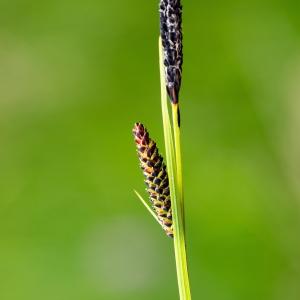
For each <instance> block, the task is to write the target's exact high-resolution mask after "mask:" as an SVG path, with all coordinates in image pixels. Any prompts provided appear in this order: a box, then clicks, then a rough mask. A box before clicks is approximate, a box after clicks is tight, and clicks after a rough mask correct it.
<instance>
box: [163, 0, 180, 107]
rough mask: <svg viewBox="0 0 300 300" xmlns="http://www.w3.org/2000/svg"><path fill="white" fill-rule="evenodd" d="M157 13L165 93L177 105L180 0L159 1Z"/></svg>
mask: <svg viewBox="0 0 300 300" xmlns="http://www.w3.org/2000/svg"><path fill="white" fill-rule="evenodd" d="M159 12H160V35H161V40H162V45H163V49H164V65H165V77H166V87H167V92H168V95H169V97H170V99H171V101H172V102H173V103H178V97H179V90H180V86H181V73H182V62H183V54H182V31H181V21H182V18H181V15H182V6H181V4H180V0H161V1H160V6H159Z"/></svg>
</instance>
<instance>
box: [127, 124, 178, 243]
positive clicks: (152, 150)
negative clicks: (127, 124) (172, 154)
mask: <svg viewBox="0 0 300 300" xmlns="http://www.w3.org/2000/svg"><path fill="white" fill-rule="evenodd" d="M132 132H133V136H134V140H135V143H136V147H137V153H138V157H139V161H140V166H141V169H142V170H143V174H144V177H145V184H146V186H147V188H146V190H147V192H148V194H149V199H150V202H151V205H152V209H153V211H154V212H155V214H156V216H157V218H158V220H159V222H160V224H161V226H162V228H163V230H164V231H165V232H166V234H167V235H168V236H169V237H173V223H172V209H171V198H170V190H169V179H168V174H167V170H166V166H165V164H164V162H163V158H162V157H161V156H160V154H159V152H158V148H157V146H156V143H155V142H154V141H153V140H152V139H151V138H150V137H149V133H148V131H147V130H146V128H145V127H144V125H143V124H141V123H136V124H135V125H134V128H133V130H132Z"/></svg>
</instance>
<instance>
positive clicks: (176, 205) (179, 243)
mask: <svg viewBox="0 0 300 300" xmlns="http://www.w3.org/2000/svg"><path fill="white" fill-rule="evenodd" d="M159 58H160V59H159V60H160V80H161V105H162V117H163V128H164V138H165V147H166V160H167V169H168V174H169V184H170V195H171V205H172V218H173V230H174V252H175V262H176V272H177V280H178V289H179V295H180V300H190V299H191V292H190V284H189V276H188V267H187V258H186V247H185V233H184V218H183V188H182V170H181V169H182V165H181V150H180V129H179V127H178V106H176V107H175V106H174V105H172V106H173V109H172V112H173V129H174V138H175V144H174V142H173V136H172V127H171V122H170V118H169V111H168V96H167V93H166V87H165V75H164V74H165V73H164V65H163V52H162V44H161V40H160V39H159ZM175 109H176V114H174V111H175ZM175 125H176V126H175ZM174 148H175V149H174Z"/></svg>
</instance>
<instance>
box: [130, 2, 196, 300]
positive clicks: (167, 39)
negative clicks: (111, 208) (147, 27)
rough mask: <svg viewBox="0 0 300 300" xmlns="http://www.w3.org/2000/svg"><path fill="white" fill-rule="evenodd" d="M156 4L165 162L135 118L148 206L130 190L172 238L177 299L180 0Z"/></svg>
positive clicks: (186, 290) (182, 291) (183, 287)
mask: <svg viewBox="0 0 300 300" xmlns="http://www.w3.org/2000/svg"><path fill="white" fill-rule="evenodd" d="M159 8H160V9H159V11H160V37H159V66H160V67H159V69H160V83H161V109H162V120H163V132H164V141H165V151H166V153H165V154H166V165H165V163H164V161H163V158H162V156H161V155H160V154H159V152H158V148H157V145H156V143H155V142H154V141H153V140H152V139H151V138H150V136H149V132H148V131H147V129H146V128H145V127H144V125H143V124H141V123H136V124H135V125H134V128H133V135H134V139H135V143H136V146H137V153H138V157H139V161H140V166H141V169H142V170H143V174H144V177H145V183H146V186H147V188H146V190H147V192H148V194H149V199H150V205H148V203H147V201H145V200H144V199H143V197H142V196H141V195H140V194H139V193H138V192H136V194H137V196H138V198H139V199H140V200H141V202H142V203H143V204H144V205H145V207H146V208H147V210H148V211H149V212H150V213H151V215H152V216H153V217H154V219H155V220H156V221H157V222H158V223H159V224H160V226H161V227H162V228H163V230H164V231H165V233H166V234H167V236H169V237H171V238H173V243H174V254H175V262H176V272H177V281H178V289H179V296H180V300H190V299H191V292H190V284H189V275H188V265H187V254H186V242H185V222H184V195H183V181H182V158H181V138H180V110H179V91H180V86H181V74H182V62H183V55H182V31H181V15H182V6H181V3H180V0H161V1H160V6H159ZM170 114H171V118H170Z"/></svg>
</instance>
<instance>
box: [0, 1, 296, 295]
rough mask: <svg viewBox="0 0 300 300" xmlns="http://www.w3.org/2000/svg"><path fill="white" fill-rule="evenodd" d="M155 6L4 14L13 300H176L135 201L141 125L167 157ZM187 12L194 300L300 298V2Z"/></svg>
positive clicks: (28, 8)
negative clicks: (136, 135)
mask: <svg viewBox="0 0 300 300" xmlns="http://www.w3.org/2000/svg"><path fill="white" fill-rule="evenodd" d="M157 2H158V1H138V0H131V1H103V0H100V1H91V0H88V1H76V0H75V1H68V0H60V1H57V0H54V1H36V0H27V1H21V0H20V1H8V0H1V2H0V299H1V300H27V299H28V300H35V299H43V300H54V299H55V300H69V299H70V300H77V299H78V300H81V299H85V300H94V299H95V300H96V299H125V300H126V299H157V300H160V299H178V296H177V283H176V276H175V267H174V259H173V251H172V242H171V240H170V239H168V238H166V237H165V235H164V233H163V231H162V230H161V229H160V228H159V226H157V224H155V222H154V221H153V220H152V218H151V216H150V215H149V214H148V213H147V212H146V210H145V209H144V207H143V206H142V205H141V203H140V202H139V200H138V199H137V198H136V196H135V195H134V193H133V189H134V188H135V189H137V190H139V191H140V192H143V191H144V184H143V182H142V178H143V177H142V175H141V172H140V170H139V168H138V161H137V157H136V153H135V146H134V143H133V139H132V136H131V129H132V126H133V124H134V122H136V121H142V122H143V123H144V124H145V125H146V126H147V127H148V129H149V130H150V132H151V135H152V136H153V137H154V138H155V139H156V140H157V142H158V145H159V146H160V148H161V151H162V152H163V150H164V147H163V138H162V123H161V113H160V87H159V72H158V50H157V38H158V32H159V21H158V12H157V10H158V3H157ZM182 2H183V5H184V23H183V26H184V55H185V60H184V77H183V85H182V92H181V107H182V108H181V109H182V131H183V133H182V135H183V143H184V144H183V155H184V179H185V194H186V221H187V224H186V228H187V244H188V245H187V246H188V254H189V263H190V276H191V286H192V294H193V299H205V300H215V299H216V300H240V299H243V300H247V299H249V300H253V299H257V300H283V299H284V300H296V299H297V300H298V299H300V284H299V282H300V218H299V216H300V186H299V178H300V142H299V131H300V119H299V114H300V19H299V12H300V5H299V3H300V2H299V1H283V0H282V1H279V0H278V1H277V0H272V1H266V0H265V1H258V0H252V1H233V0H231V1H230V0H229V1H220V0H219V1H197V0H193V1H182ZM144 195H145V194H144ZM145 196H146V195H145Z"/></svg>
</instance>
